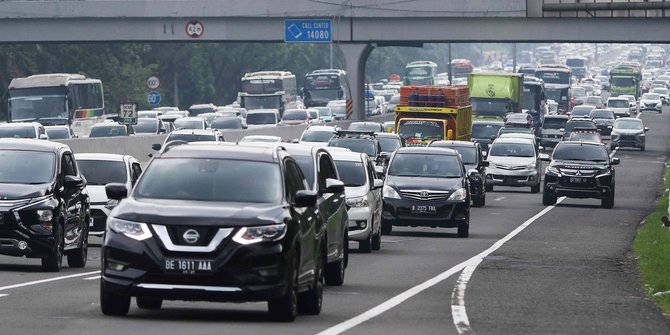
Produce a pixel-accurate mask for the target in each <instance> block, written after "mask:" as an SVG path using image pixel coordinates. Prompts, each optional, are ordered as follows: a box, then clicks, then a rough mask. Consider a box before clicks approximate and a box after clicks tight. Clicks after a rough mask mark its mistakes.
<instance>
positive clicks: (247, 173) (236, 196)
mask: <svg viewBox="0 0 670 335" xmlns="http://www.w3.org/2000/svg"><path fill="white" fill-rule="evenodd" d="M142 175H143V176H142V178H141V179H140V182H139V183H138V184H137V188H136V190H135V193H134V196H135V197H137V198H153V199H174V200H193V201H217V202H246V203H279V202H280V201H281V199H282V193H283V189H282V187H281V185H282V184H283V182H282V178H281V174H280V171H279V166H278V165H277V164H272V163H267V162H256V161H244V160H234V159H209V158H163V159H154V161H153V162H152V163H151V165H150V166H149V167H148V168H147V170H146V171H144V172H143V174H142Z"/></svg>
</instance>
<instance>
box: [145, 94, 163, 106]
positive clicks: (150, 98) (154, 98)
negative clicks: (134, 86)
mask: <svg viewBox="0 0 670 335" xmlns="http://www.w3.org/2000/svg"><path fill="white" fill-rule="evenodd" d="M147 102H148V103H149V104H150V105H152V106H156V105H158V104H159V103H161V94H160V93H158V92H156V91H151V92H149V94H147Z"/></svg>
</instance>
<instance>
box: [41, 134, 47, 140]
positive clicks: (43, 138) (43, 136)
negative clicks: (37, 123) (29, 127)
mask: <svg viewBox="0 0 670 335" xmlns="http://www.w3.org/2000/svg"><path fill="white" fill-rule="evenodd" d="M48 139H49V136H47V134H40V140H48Z"/></svg>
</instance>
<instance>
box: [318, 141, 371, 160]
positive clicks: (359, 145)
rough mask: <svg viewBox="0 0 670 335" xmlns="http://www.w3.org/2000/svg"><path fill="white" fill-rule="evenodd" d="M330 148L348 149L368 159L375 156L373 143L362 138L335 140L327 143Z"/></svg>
mask: <svg viewBox="0 0 670 335" xmlns="http://www.w3.org/2000/svg"><path fill="white" fill-rule="evenodd" d="M328 146H330V147H339V148H349V150H351V151H353V152H361V153H364V154H367V155H368V156H370V157H375V156H377V150H376V147H375V142H374V141H371V140H368V139H362V138H336V139H333V140H331V141H330V143H328Z"/></svg>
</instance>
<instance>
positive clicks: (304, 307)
mask: <svg viewBox="0 0 670 335" xmlns="http://www.w3.org/2000/svg"><path fill="white" fill-rule="evenodd" d="M325 258H326V255H325V253H323V254H321V255H319V257H317V259H316V265H315V266H314V272H315V276H314V283H313V284H312V287H311V288H310V289H309V290H307V291H306V292H303V293H300V295H299V296H298V312H300V314H305V315H319V314H320V313H321V306H322V305H323V272H324V271H323V263H324V261H323V260H324V259H325Z"/></svg>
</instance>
